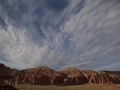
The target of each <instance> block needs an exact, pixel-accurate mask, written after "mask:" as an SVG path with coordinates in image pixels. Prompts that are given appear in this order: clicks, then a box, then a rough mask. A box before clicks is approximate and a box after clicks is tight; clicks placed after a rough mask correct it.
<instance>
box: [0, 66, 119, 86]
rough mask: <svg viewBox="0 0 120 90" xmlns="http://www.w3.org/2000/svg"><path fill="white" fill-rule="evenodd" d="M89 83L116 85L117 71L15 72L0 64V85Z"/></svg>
mask: <svg viewBox="0 0 120 90" xmlns="http://www.w3.org/2000/svg"><path fill="white" fill-rule="evenodd" d="M91 83H101V84H112V83H114V84H118V83H120V72H119V71H114V72H113V71H99V72H95V71H92V70H83V71H81V70H78V69H76V68H68V69H65V70H62V71H55V70H53V69H50V68H49V67H47V66H41V67H36V68H30V69H25V70H21V71H19V70H16V69H11V68H9V67H6V66H5V65H4V64H0V84H2V85H13V84H35V85H82V84H91Z"/></svg>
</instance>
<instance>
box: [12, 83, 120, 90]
mask: <svg viewBox="0 0 120 90" xmlns="http://www.w3.org/2000/svg"><path fill="white" fill-rule="evenodd" d="M14 87H15V88H17V89H18V90H120V84H110V85H104V84H92V85H74V86H41V85H15V86H14Z"/></svg>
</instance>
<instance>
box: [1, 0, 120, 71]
mask: <svg viewBox="0 0 120 90" xmlns="http://www.w3.org/2000/svg"><path fill="white" fill-rule="evenodd" d="M119 59H120V1H119V0H35V1H34V0H19V1H18V0H17V1H16V0H0V63H4V64H5V65H7V66H9V67H12V68H15V69H20V70H21V69H26V68H33V67H37V66H48V67H50V68H52V69H55V70H62V69H65V68H68V67H74V68H79V69H81V70H96V71H98V70H120V68H119V63H120V60H119Z"/></svg>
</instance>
